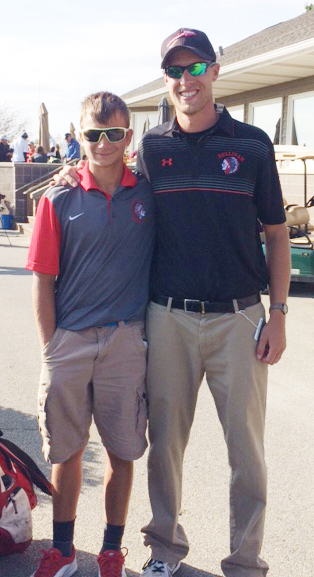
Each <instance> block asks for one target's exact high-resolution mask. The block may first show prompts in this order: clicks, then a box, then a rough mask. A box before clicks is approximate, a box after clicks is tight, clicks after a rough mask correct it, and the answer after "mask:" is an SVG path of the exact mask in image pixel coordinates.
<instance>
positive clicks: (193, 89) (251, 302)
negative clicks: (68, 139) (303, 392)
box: [62, 28, 290, 577]
mask: <svg viewBox="0 0 314 577" xmlns="http://www.w3.org/2000/svg"><path fill="white" fill-rule="evenodd" d="M161 54H162V69H163V70H164V78H165V83H166V86H167V88H168V90H169V94H170V96H171V99H172V102H173V104H174V107H175V113H176V115H175V118H174V119H173V120H172V121H170V122H168V123H166V124H163V125H161V126H157V127H155V128H153V129H152V130H150V131H148V132H147V133H146V134H145V135H144V137H143V140H142V142H141V143H140V146H139V150H138V155H137V159H138V160H137V166H138V169H139V171H140V172H142V174H144V175H145V176H146V177H147V179H148V180H149V181H150V183H151V185H152V188H153V191H154V193H155V201H156V214H157V233H158V234H157V246H156V250H155V253H154V262H153V278H152V302H151V303H150V305H149V307H148V316H147V336H148V341H149V358H148V373H147V387H148V389H147V390H148V399H149V440H150V451H149V459H148V481H149V495H150V501H151V506H152V512H153V517H152V520H151V521H150V523H149V524H148V525H147V526H145V527H144V528H143V532H144V535H145V544H146V545H147V546H149V547H150V549H151V559H150V560H149V561H148V563H147V564H146V565H145V567H144V577H154V576H155V575H156V574H158V575H159V576H161V577H170V576H171V575H173V574H174V573H175V572H176V571H177V570H178V568H179V565H180V561H181V560H182V559H183V558H184V557H185V556H186V555H187V553H188V550H189V545H188V540H187V537H186V535H185V532H184V529H183V527H182V526H181V525H180V524H179V522H178V520H179V514H180V510H181V494H182V467H183V456H184V451H185V448H186V445H187V442H188V439H189V434H190V430H191V426H192V422H193V418H194V411H195V406H196V401H197V396H198V390H199V386H200V384H201V381H202V379H203V377H204V376H206V379H207V382H208V386H209V388H210V390H211V393H212V395H213V397H214V400H215V404H216V407H217V412H218V416H219V419H220V421H221V424H222V427H223V430H224V435H225V440H226V443H227V448H228V456H229V462H230V466H231V482H230V555H228V556H227V557H226V558H225V559H224V560H223V561H222V564H221V565H222V570H223V572H224V575H225V576H226V577H264V576H265V575H266V573H267V570H268V565H267V563H266V562H265V561H264V560H263V559H261V557H260V551H261V546H262V540H263V532H264V519H265V506H266V466H265V461H264V445H263V438H264V426H265V409H266V390H267V367H268V365H269V364H270V365H272V364H274V363H276V362H277V361H278V360H279V359H280V357H281V355H282V353H283V351H284V349H285V314H286V312H287V305H286V299H287V294H288V289H289V281H290V252H289V240H288V232H287V227H286V225H285V213H284V208H283V202H282V196H281V190H280V185H279V178H278V174H277V170H276V165H275V159H274V151H273V146H272V143H271V142H270V140H269V138H268V136H267V135H266V134H265V133H264V132H263V131H262V130H260V129H258V128H256V127H254V126H249V125H247V124H243V123H241V122H237V121H235V120H233V119H232V118H231V116H230V115H229V113H228V111H227V110H226V109H225V108H224V107H223V106H221V105H215V104H214V100H213V83H214V82H215V81H216V80H217V78H218V74H219V64H218V63H217V62H216V54H215V52H214V50H213V47H212V45H211V43H210V42H209V40H208V38H207V36H206V34H204V32H201V31H199V30H193V29H184V28H182V29H180V30H178V31H176V32H175V33H174V34H172V35H171V36H169V37H168V38H166V40H165V41H164V42H163V44H162V49H161ZM68 172H70V173H72V178H71V176H70V174H69V175H68V176H66V171H65V170H63V171H62V174H63V177H64V178H67V179H68V180H69V182H70V183H71V182H73V179H74V175H75V172H74V169H71V171H68ZM260 222H262V224H263V228H264V232H265V239H266V260H265V258H264V255H263V251H262V246H261V242H260V235H259V227H260ZM267 285H269V295H270V315H269V319H268V321H267V323H265V311H264V307H263V305H262V303H261V299H260V293H261V291H263V290H264V289H265V288H266V286H267ZM264 323H265V324H264ZM263 324H264V326H263ZM161 415H162V418H161ZM209 538H210V537H209Z"/></svg>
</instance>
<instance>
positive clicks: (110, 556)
mask: <svg viewBox="0 0 314 577" xmlns="http://www.w3.org/2000/svg"><path fill="white" fill-rule="evenodd" d="M124 558H125V555H123V553H121V551H113V550H112V549H108V550H107V551H104V552H103V553H99V555H98V557H97V562H98V577H127V576H126V572H125V567H124ZM36 577H37V576H36Z"/></svg>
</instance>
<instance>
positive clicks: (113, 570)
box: [98, 551, 127, 577]
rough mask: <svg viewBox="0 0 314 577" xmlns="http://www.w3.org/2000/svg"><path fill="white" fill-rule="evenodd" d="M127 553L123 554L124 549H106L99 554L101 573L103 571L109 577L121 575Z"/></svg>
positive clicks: (119, 576)
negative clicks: (114, 550)
mask: <svg viewBox="0 0 314 577" xmlns="http://www.w3.org/2000/svg"><path fill="white" fill-rule="evenodd" d="M126 555H127V553H125V554H123V553H122V551H116V552H113V551H105V552H104V553H102V554H101V555H99V557H98V564H99V567H100V571H101V573H102V572H103V573H104V575H105V574H106V576H107V577H121V571H122V567H123V563H124V559H125V557H126Z"/></svg>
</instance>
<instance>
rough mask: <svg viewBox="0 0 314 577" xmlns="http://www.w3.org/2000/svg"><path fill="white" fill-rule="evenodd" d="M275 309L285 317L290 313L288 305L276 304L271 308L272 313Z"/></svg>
mask: <svg viewBox="0 0 314 577" xmlns="http://www.w3.org/2000/svg"><path fill="white" fill-rule="evenodd" d="M274 309H278V310H279V311H281V312H282V313H283V314H284V315H286V314H287V312H288V305H286V303H276V304H273V305H271V306H270V308H269V310H270V311H271V310H274Z"/></svg>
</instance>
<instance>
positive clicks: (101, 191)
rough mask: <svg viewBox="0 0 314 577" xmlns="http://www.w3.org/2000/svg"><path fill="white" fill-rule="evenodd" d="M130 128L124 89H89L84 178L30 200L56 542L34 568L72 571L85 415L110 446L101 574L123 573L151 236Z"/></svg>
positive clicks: (142, 395)
mask: <svg viewBox="0 0 314 577" xmlns="http://www.w3.org/2000/svg"><path fill="white" fill-rule="evenodd" d="M131 137H132V131H131V130H130V129H129V112H128V109H127V107H126V106H125V104H124V102H123V101H122V100H121V99H120V98H119V97H117V96H115V95H113V94H110V93H102V92H101V93H97V94H94V95H91V96H90V97H88V98H87V99H86V100H85V101H84V102H83V105H82V115H81V138H82V142H83V144H84V149H85V152H86V155H87V158H88V163H86V164H85V166H84V168H83V169H82V170H81V171H80V185H79V186H78V187H77V188H76V189H75V190H73V189H72V188H71V187H67V188H65V187H54V188H51V189H49V190H48V192H47V193H46V194H45V195H44V196H43V197H42V198H41V200H40V203H39V206H38V210H37V215H36V221H35V227H34V232H33V237H32V241H31V246H30V249H29V254H28V261H27V268H28V269H29V270H32V271H33V273H34V278H33V302H34V311H35V319H36V323H37V328H38V333H39V337H40V342H41V349H42V371H41V377H40V386H39V394H38V413H39V426H40V431H41V435H42V440H43V452H44V456H45V458H46V460H49V461H50V462H51V463H52V477H51V480H52V485H53V489H54V491H53V547H52V548H51V549H49V550H48V551H46V552H45V553H44V555H43V558H42V560H41V563H40V566H39V568H38V570H37V571H36V572H35V573H34V574H33V576H32V577H42V576H43V575H45V577H62V576H64V577H69V576H71V575H73V574H74V573H75V571H76V570H77V562H76V556H75V549H74V546H73V534H74V520H75V516H76V507H77V502H78V498H79V493H80V488H81V478H82V456H83V452H84V449H85V446H86V444H87V442H88V434H89V427H90V424H91V419H92V416H93V417H94V420H95V423H96V426H97V428H98V431H99V434H100V436H101V439H102V442H103V444H104V447H105V449H106V455H107V457H106V470H105V515H106V519H105V521H106V523H105V531H104V540H103V546H102V548H101V552H100V554H99V556H98V575H99V577H116V576H117V575H119V574H120V575H122V576H123V575H125V570H124V556H123V554H122V553H121V540H122V535H123V531H124V525H125V521H126V516H127V509H128V503H129V497H130V491H131V485H132V471H133V460H134V459H138V458H139V457H140V456H141V455H142V454H143V452H144V450H145V448H146V446H147V443H146V438H145V430H146V421H147V402H146V382H145V377H146V352H147V351H146V349H147V344H146V341H145V334H144V315H145V310H146V305H147V300H148V287H149V274H150V266H151V257H152V250H153V242H154V211H153V196H152V193H151V187H150V185H149V184H148V183H147V181H146V180H145V179H144V178H142V177H137V176H134V174H132V173H131V172H130V171H129V170H128V168H127V167H126V166H125V165H124V164H123V155H124V150H125V148H126V146H128V144H129V143H130V140H131Z"/></svg>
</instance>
